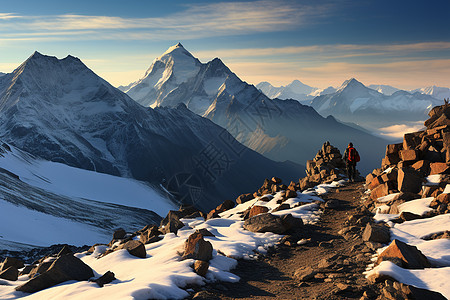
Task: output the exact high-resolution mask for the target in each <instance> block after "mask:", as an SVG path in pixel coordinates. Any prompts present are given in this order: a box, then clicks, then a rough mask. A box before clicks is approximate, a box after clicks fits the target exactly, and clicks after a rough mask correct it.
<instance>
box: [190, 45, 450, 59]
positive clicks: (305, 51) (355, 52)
mask: <svg viewBox="0 0 450 300" xmlns="http://www.w3.org/2000/svg"><path fill="white" fill-rule="evenodd" d="M442 50H450V42H428V43H410V44H384V45H383V44H368V45H355V44H337V45H313V46H297V47H295V46H290V47H277V48H246V49H221V50H211V51H199V52H197V53H196V55H198V56H199V57H200V58H211V57H223V58H230V59H238V58H248V57H263V56H277V55H278V56H288V55H311V56H320V57H321V58H322V59H323V58H327V59H330V58H345V57H358V56H385V55H399V56H406V55H407V54H411V53H417V52H429V51H442Z"/></svg>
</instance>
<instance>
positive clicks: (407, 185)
mask: <svg viewBox="0 0 450 300" xmlns="http://www.w3.org/2000/svg"><path fill="white" fill-rule="evenodd" d="M397 182H398V190H399V191H400V192H410V193H416V194H417V193H419V192H420V190H421V189H422V182H423V179H422V178H421V176H420V173H419V172H417V171H416V170H414V169H412V168H400V169H399V170H398V176H397Z"/></svg>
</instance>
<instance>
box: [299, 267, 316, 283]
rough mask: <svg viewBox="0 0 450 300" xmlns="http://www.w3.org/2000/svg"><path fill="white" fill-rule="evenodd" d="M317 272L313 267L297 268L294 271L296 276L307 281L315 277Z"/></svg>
mask: <svg viewBox="0 0 450 300" xmlns="http://www.w3.org/2000/svg"><path fill="white" fill-rule="evenodd" d="M316 274H317V272H316V271H314V270H313V268H311V267H303V268H300V269H297V270H296V271H295V273H294V277H295V278H296V279H298V280H300V281H307V280H309V279H312V278H314V275H316Z"/></svg>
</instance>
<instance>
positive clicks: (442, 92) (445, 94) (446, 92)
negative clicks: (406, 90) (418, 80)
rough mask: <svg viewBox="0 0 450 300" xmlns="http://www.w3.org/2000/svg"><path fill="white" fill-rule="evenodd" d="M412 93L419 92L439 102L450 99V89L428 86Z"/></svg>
mask: <svg viewBox="0 0 450 300" xmlns="http://www.w3.org/2000/svg"><path fill="white" fill-rule="evenodd" d="M411 92H412V93H416V92H419V93H421V94H425V95H430V96H432V97H434V98H436V99H438V100H441V101H442V100H443V99H444V98H445V99H447V98H450V88H446V87H439V86H435V85H433V86H427V87H424V88H420V89H415V90H412V91H411Z"/></svg>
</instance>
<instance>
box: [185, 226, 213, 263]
mask: <svg viewBox="0 0 450 300" xmlns="http://www.w3.org/2000/svg"><path fill="white" fill-rule="evenodd" d="M212 252H213V246H212V244H211V242H209V241H205V240H204V239H203V235H202V234H201V233H200V232H194V233H193V234H191V235H190V236H189V237H188V239H187V240H186V242H185V244H184V254H183V259H187V258H192V259H197V260H202V261H209V260H211V259H212Z"/></svg>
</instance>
